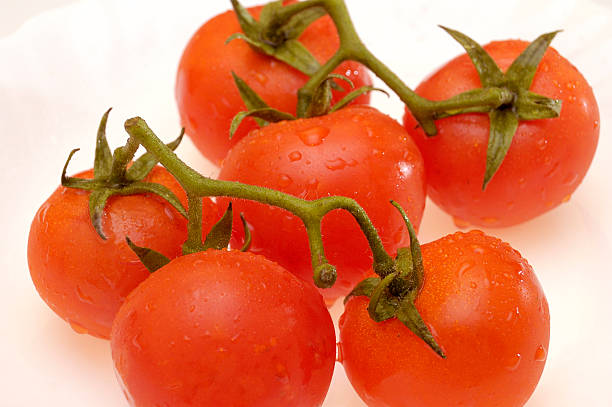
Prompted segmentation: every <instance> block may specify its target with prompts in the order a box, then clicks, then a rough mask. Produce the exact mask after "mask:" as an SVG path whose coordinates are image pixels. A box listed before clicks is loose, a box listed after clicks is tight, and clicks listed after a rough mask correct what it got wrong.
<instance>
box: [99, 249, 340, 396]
mask: <svg viewBox="0 0 612 407" xmlns="http://www.w3.org/2000/svg"><path fill="white" fill-rule="evenodd" d="M111 347H112V354H113V360H114V362H115V367H116V369H117V372H118V374H119V377H120V378H121V380H122V384H123V385H124V390H125V393H126V396H127V398H128V399H129V400H130V402H131V404H132V405H133V406H135V407H144V406H147V407H148V406H172V407H191V406H236V407H240V406H245V407H246V406H248V407H252V406H279V407H280V406H283V407H284V406H296V407H299V406H304V407H311V406H320V405H321V404H322V403H323V399H324V398H325V395H326V393H327V390H328V388H329V384H330V381H331V377H332V372H333V368H334V363H335V354H336V353H335V352H336V344H335V333H334V327H333V324H332V320H331V317H330V315H329V313H328V312H327V309H326V308H325V305H324V303H323V300H322V298H321V296H320V294H319V293H318V292H317V291H316V290H315V289H314V288H313V287H311V286H310V285H307V284H305V283H304V282H302V281H301V280H299V279H298V278H296V277H295V276H293V275H292V274H291V273H288V272H287V271H286V270H285V269H283V268H282V267H281V266H279V265H278V264H276V263H273V262H271V261H269V260H267V259H265V258H264V257H262V256H257V255H254V254H251V253H242V252H234V251H225V250H223V251H216V250H208V251H206V252H200V253H195V254H191V255H187V256H183V257H179V258H177V259H175V260H173V261H172V262H170V263H169V264H167V265H166V266H164V267H163V268H161V269H159V270H157V271H156V272H155V273H153V275H152V276H151V277H149V278H148V279H147V280H146V281H145V282H144V283H142V284H141V285H140V286H139V287H138V288H137V289H135V290H134V291H133V292H132V293H131V294H130V295H129V297H128V299H127V300H126V302H125V304H124V305H123V306H122V307H121V309H120V311H119V313H118V314H117V319H116V320H115V323H114V325H113V331H112V337H111Z"/></svg>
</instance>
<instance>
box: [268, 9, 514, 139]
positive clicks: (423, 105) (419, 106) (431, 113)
mask: <svg viewBox="0 0 612 407" xmlns="http://www.w3.org/2000/svg"><path fill="white" fill-rule="evenodd" d="M312 8H323V9H325V11H327V13H328V14H329V16H330V17H331V18H332V20H333V21H334V24H335V26H336V29H337V31H338V37H339V38H340V47H339V49H338V51H337V52H336V54H334V55H333V56H332V57H331V58H330V59H329V60H328V61H327V62H326V63H325V64H324V65H322V66H321V68H320V69H319V70H318V71H316V72H315V73H314V74H313V75H312V76H311V77H310V80H309V81H308V82H307V83H306V85H304V86H303V87H302V88H301V89H300V90H299V92H298V108H297V115H298V117H304V116H305V115H306V113H307V111H308V106H309V105H310V102H311V101H312V97H313V95H314V92H315V90H316V88H317V86H318V85H319V84H320V83H321V82H322V81H324V80H325V79H326V78H327V77H328V76H329V74H330V73H331V72H332V71H333V70H334V69H335V68H336V67H337V66H338V65H339V64H341V63H342V62H344V61H346V60H354V61H357V62H360V63H362V64H364V65H365V66H367V67H368V68H369V69H370V70H371V71H372V72H373V73H374V74H375V75H376V76H378V77H379V78H380V79H381V80H382V81H383V82H385V83H386V84H387V86H389V87H390V88H391V89H392V90H393V91H394V92H395V93H396V94H397V95H398V96H399V98H400V99H401V100H402V101H403V102H404V103H405V104H406V106H407V107H408V109H410V111H411V112H412V114H413V115H414V116H415V118H416V119H417V120H418V121H419V123H420V124H421V126H422V127H423V129H424V130H425V132H426V133H427V134H428V135H435V134H436V132H437V129H436V126H435V123H434V120H436V119H439V118H442V117H447V116H452V115H457V114H461V113H467V112H489V111H491V110H493V109H496V108H498V107H499V106H502V105H505V104H508V103H510V102H511V101H512V100H513V98H514V95H513V94H512V92H510V91H508V90H507V89H503V88H495V87H491V88H485V89H476V90H474V91H470V92H465V93H463V94H460V95H457V96H455V97H452V98H450V99H447V100H442V101H431V100H428V99H425V98H423V97H421V96H419V95H417V94H416V93H415V92H414V91H413V90H412V89H410V88H409V87H408V86H406V84H405V83H404V82H403V81H402V80H401V79H400V78H399V77H398V76H397V75H396V74H394V73H393V72H392V71H391V70H390V69H389V68H387V66H385V65H384V64H383V63H382V62H381V61H380V60H378V58H376V57H375V56H374V54H372V53H371V52H370V51H369V50H368V49H367V47H366V46H365V45H364V43H363V42H362V41H361V38H360V37H359V35H358V34H357V31H356V29H355V26H354V25H353V22H352V20H351V18H350V15H349V11H348V9H347V7H346V4H345V2H344V0H305V1H302V2H298V3H295V4H290V5H286V6H284V7H282V8H280V9H279V10H278V11H277V14H276V18H277V20H279V21H287V20H289V19H290V18H291V17H292V16H296V15H298V14H300V13H302V12H304V11H306V10H308V9H312ZM274 27H275V25H274V24H271V25H270V29H271V30H273V29H274Z"/></svg>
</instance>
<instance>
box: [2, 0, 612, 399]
mask: <svg viewBox="0 0 612 407" xmlns="http://www.w3.org/2000/svg"><path fill="white" fill-rule="evenodd" d="M254 3H255V2H253V1H245V4H247V5H251V4H254ZM347 3H348V5H349V8H350V9H351V12H352V16H353V18H354V20H355V22H356V25H357V27H358V30H359V32H360V33H361V34H362V37H363V38H364V40H365V42H366V44H367V45H368V46H369V47H370V48H371V49H372V50H374V52H375V54H376V55H377V56H379V58H380V59H381V60H383V61H384V62H386V63H387V64H388V66H390V67H391V68H392V69H393V70H394V71H395V72H396V73H398V74H399V75H400V77H402V78H403V79H404V80H405V82H406V83H407V84H408V85H410V86H412V87H414V86H416V85H417V84H418V83H419V81H420V80H422V79H423V78H424V77H425V76H426V75H427V74H428V73H429V72H431V71H432V70H434V69H435V68H437V67H438V66H440V65H441V64H442V63H444V62H445V61H446V60H448V59H450V58H451V57H453V56H455V55H457V54H458V53H460V52H461V50H460V48H459V46H458V45H457V44H456V43H455V42H454V41H453V40H452V39H451V38H450V37H448V35H447V34H445V33H444V32H443V31H442V30H440V29H439V28H437V24H443V25H446V26H450V27H453V28H456V29H459V30H461V31H464V32H465V33H467V34H468V35H470V36H472V37H473V38H475V39H476V40H478V41H480V42H483V43H484V42H488V41H490V40H494V39H505V38H523V39H528V40H531V39H534V38H535V37H536V36H538V35H539V34H541V33H543V32H547V31H551V30H555V29H559V28H562V29H564V32H563V33H561V34H560V35H559V36H558V37H557V38H556V39H555V40H554V43H553V45H554V46H555V48H557V49H558V50H559V51H560V52H561V54H563V55H565V56H566V57H568V58H569V59H570V60H571V61H572V62H573V63H574V64H575V65H576V66H577V67H578V68H579V69H580V70H581V71H582V72H583V74H584V75H585V77H586V78H587V79H588V80H589V81H590V83H591V85H592V86H593V88H594V91H595V94H596V97H597V98H598V101H599V106H600V111H601V123H602V125H601V135H600V144H599V148H598V151H597V154H596V157H595V160H594V162H593V165H592V167H591V170H590V172H589V174H588V175H587V177H586V179H585V181H584V182H583V184H582V185H581V186H580V188H579V189H578V191H577V192H576V193H575V194H574V196H573V197H572V199H571V200H570V201H569V203H567V204H564V205H562V206H561V207H559V208H557V209H555V210H554V211H552V212H550V213H548V214H546V215H544V216H541V217H539V218H537V219H535V220H533V221H531V222H528V223H526V224H523V225H519V226H516V227H512V228H507V229H498V230H488V231H487V232H488V233H490V234H494V235H496V236H498V237H500V238H502V239H504V240H506V241H508V242H510V243H511V244H512V245H513V246H514V247H515V248H517V249H518V250H519V251H521V253H522V254H523V255H524V256H525V257H526V258H527V259H529V261H530V263H531V264H532V266H533V267H534V269H535V271H536V273H538V276H539V278H540V281H541V283H542V285H543V287H544V290H545V291H546V293H547V296H548V300H549V303H550V311H551V319H552V332H551V345H550V350H549V358H548V362H547V366H546V369H545V371H544V375H543V377H542V380H541V383H540V385H539V387H538V389H537V390H536V393H535V394H534V396H533V397H532V399H531V400H530V402H529V403H528V406H529V407H548V406H554V407H575V406H579V405H585V406H590V407H608V406H611V405H612V390H611V386H610V380H612V367H611V366H612V351H611V350H610V348H609V347H610V343H611V342H612V327H611V321H612V295H611V294H610V293H611V292H612V291H611V290H612V266H611V264H612V255H611V253H612V244H611V241H612V211H611V209H612V188H611V187H610V179H609V177H610V174H611V173H612V164H611V163H610V158H611V157H612V142H611V140H610V137H609V136H608V134H609V131H610V129H611V128H612V127H611V125H610V124H609V122H608V119H609V118H610V117H612V80H611V79H610V72H611V70H612V60H611V55H612V4H610V3H608V0H597V1H596V2H593V3H590V2H587V1H579V0H540V1H534V0H515V1H505V2H503V4H502V2H493V1H485V0H480V1H479V0H473V1H462V2H456V3H457V4H459V3H460V4H461V5H450V4H451V3H450V2H442V1H432V0H430V1H426V0H412V1H410V2H406V1H400V0H393V1H392V0H385V1H378V2H376V6H375V7H372V4H373V2H371V1H367V2H366V1H357V0H347ZM453 4H455V2H453ZM59 5H64V6H62V7H61V8H54V7H57V6H59ZM228 7H229V1H225V0H214V1H212V0H211V1H206V0H193V1H191V0H182V1H175V2H169V1H164V2H152V1H145V0H141V1H138V0H124V1H120V0H107V1H102V0H99V1H95V0H82V1H74V0H72V1H71V0H46V1H45V0H36V1H34V0H30V1H22V2H19V1H17V0H12V1H9V2H8V3H7V2H6V1H5V0H2V1H1V7H0V8H1V9H2V12H1V13H0V137H1V140H2V143H1V145H0V154H1V159H2V164H1V165H2V171H0V182H1V184H0V185H1V186H2V190H3V192H4V197H3V198H4V199H2V203H1V204H0V205H1V208H2V211H1V212H0V213H1V215H0V216H1V217H2V218H1V220H0V227H1V230H2V232H3V237H2V242H3V244H2V255H1V256H0V261H1V263H0V266H1V267H0V273H1V274H0V284H1V286H2V291H1V292H2V294H1V295H0V310H1V311H0V312H1V313H2V314H1V315H2V324H1V325H0V345H1V346H0V366H2V369H1V370H0V389H1V391H0V406H2V407H18V406H19V407H21V406H24V407H25V406H28V407H30V406H36V405H45V406H63V407H70V406H89V407H98V406H99V407H108V406H127V403H126V402H125V401H124V399H123V395H122V393H121V391H120V389H119V386H118V385H117V384H116V382H115V378H114V375H113V370H112V362H111V359H110V352H109V349H108V343H107V342H105V341H102V340H98V339H94V338H91V337H89V336H83V335H76V334H75V333H73V332H72V331H71V330H70V329H69V328H68V326H67V325H66V324H65V323H64V322H63V321H61V320H60V319H59V318H57V317H56V316H55V315H53V314H52V312H51V311H50V310H49V309H48V308H47V307H46V306H45V305H44V303H43V302H42V301H41V300H40V298H39V297H38V295H37V294H36V292H35V290H34V287H33V285H32V283H31V281H30V279H29V273H28V270H27V263H26V242H27V234H28V229H29V224H30V222H31V219H32V217H33V216H34V213H35V211H36V209H37V208H38V206H40V205H41V204H42V202H43V201H44V200H45V199H46V198H47V196H48V195H49V194H50V193H51V192H52V191H53V190H54V189H55V188H56V186H57V184H58V182H59V176H60V171H61V168H62V165H63V163H64V160H65V158H66V155H67V153H68V152H69V151H70V150H71V149H72V148H75V147H81V148H82V150H81V152H80V153H79V154H78V155H77V157H75V160H74V161H73V163H72V165H71V170H72V172H76V171H78V170H82V169H85V168H86V167H89V166H90V165H91V162H92V157H93V144H94V143H93V141H94V137H95V132H96V129H97V125H98V121H99V118H100V116H101V114H102V113H103V112H104V110H106V109H107V108H108V107H109V106H113V107H114V110H113V112H112V114H111V118H110V122H109V127H108V134H109V140H110V142H111V145H112V146H118V145H120V144H122V143H123V142H124V141H125V133H124V132H123V130H122V123H123V121H124V120H125V119H127V118H129V117H131V116H134V115H140V116H142V117H144V118H145V119H146V120H147V121H148V123H149V124H150V125H151V127H152V128H153V129H154V130H155V131H156V132H157V133H158V134H159V135H160V136H161V137H162V138H164V139H167V140H169V139H172V138H174V136H175V135H176V134H177V132H178V130H179V123H178V115H177V113H176V107H175V104H174V95H173V87H174V75H175V70H176V66H177V63H178V59H179V57H180V54H181V52H182V48H183V47H184V45H185V44H186V42H187V40H188V39H189V37H190V35H191V34H192V33H193V32H194V31H195V30H196V29H197V28H198V27H199V25H200V24H202V23H203V22H204V21H205V20H206V19H208V18H210V17H211V16H213V15H214V14H216V13H218V12H221V11H224V10H225V9H227V8H228ZM43 10H48V11H44V12H43ZM39 13H40V14H39ZM22 23H23V24H22ZM373 103H374V104H375V105H376V106H377V107H379V108H380V109H381V110H383V111H385V112H387V113H389V114H391V115H392V116H393V117H395V118H398V119H399V118H400V117H401V114H402V106H401V103H400V102H399V100H398V99H397V98H395V97H394V98H391V99H388V100H387V99H386V98H385V97H384V96H379V95H376V96H374V102H373ZM179 154H180V155H181V156H182V157H183V158H184V159H186V161H188V162H189V163H191V164H192V165H193V166H195V167H196V168H197V169H199V170H200V171H201V172H203V173H204V174H206V175H210V174H214V169H213V168H212V167H211V166H210V165H209V164H208V163H207V162H206V161H205V160H204V159H202V158H200V157H199V155H198V153H197V152H196V151H195V150H194V149H193V147H192V145H191V144H190V143H189V142H186V143H185V145H183V146H182V147H181V149H180V150H179ZM455 230H456V227H455V226H454V225H453V223H452V222H451V220H450V218H449V217H448V216H447V215H445V214H444V213H442V212H441V211H440V210H438V209H437V208H436V207H435V206H434V205H433V204H431V202H429V203H428V206H427V208H426V211H425V217H424V220H423V223H422V228H421V232H420V236H419V237H420V239H421V241H422V242H428V241H430V240H434V239H436V238H438V237H441V236H443V235H444V234H447V233H450V232H453V231H455ZM333 311H334V315H335V316H337V315H339V313H340V312H341V309H340V307H339V306H337V307H335V308H334V310H333ZM361 405H362V404H361V402H360V401H359V399H358V398H357V396H355V395H354V393H353V392H352V390H351V388H350V386H349V385H348V383H347V382H346V378H345V377H344V374H343V372H342V367H341V366H340V365H337V369H336V375H335V377H334V383H333V384H332V390H331V391H330V394H329V396H328V399H327V401H326V404H325V406H335V407H341V406H347V407H348V406H361ZM415 407H416V406H415Z"/></svg>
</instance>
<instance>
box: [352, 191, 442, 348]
mask: <svg viewBox="0 0 612 407" xmlns="http://www.w3.org/2000/svg"><path fill="white" fill-rule="evenodd" d="M391 204H392V205H393V206H395V207H396V208H397V210H398V211H399V212H400V214H401V216H402V218H403V219H404V222H405V223H406V227H407V228H408V231H409V234H410V248H405V247H404V248H400V249H399V250H398V251H397V256H396V258H395V261H394V264H393V269H392V271H390V272H388V274H380V273H379V277H370V278H366V279H365V280H363V281H361V282H360V283H359V284H357V286H356V287H355V288H354V289H353V291H352V292H351V293H350V294H349V295H348V296H347V297H346V298H345V299H344V302H345V303H346V302H347V301H348V300H349V299H350V298H351V297H354V296H366V297H368V298H369V299H370V302H369V304H368V313H369V314H370V317H371V318H372V319H373V320H374V321H376V322H382V321H386V320H388V319H391V318H397V319H398V320H399V321H401V322H402V323H403V324H404V325H405V326H406V327H407V328H408V329H410V330H411V331H412V332H413V333H414V334H416V335H417V336H418V337H419V338H421V339H422V340H423V341H424V342H425V343H426V344H427V345H429V347H430V348H431V349H433V351H434V352H436V353H437V354H438V355H439V356H440V357H442V358H445V357H446V356H445V354H444V352H443V351H442V348H440V346H439V345H438V343H437V342H436V340H435V339H434V337H433V335H432V334H431V331H430V330H429V328H428V327H427V325H426V324H425V322H424V321H423V319H422V318H421V315H420V314H419V312H418V310H417V309H416V306H415V305H414V301H415V299H416V297H417V295H418V292H419V290H420V289H421V287H422V286H423V276H424V268H423V257H422V256H421V246H420V245H419V241H418V239H417V237H416V233H415V231H414V228H413V227H412V224H411V223H410V220H409V219H408V216H407V215H406V213H405V212H404V210H403V209H402V207H401V206H400V205H399V204H398V203H396V202H393V201H391Z"/></svg>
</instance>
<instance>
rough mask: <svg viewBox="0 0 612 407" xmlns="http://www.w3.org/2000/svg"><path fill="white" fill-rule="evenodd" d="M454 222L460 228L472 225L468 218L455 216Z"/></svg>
mask: <svg viewBox="0 0 612 407" xmlns="http://www.w3.org/2000/svg"><path fill="white" fill-rule="evenodd" d="M453 223H454V224H455V226H457V227H458V228H459V229H467V228H468V227H470V223H469V222H468V221H466V220H463V219H461V218H456V217H453Z"/></svg>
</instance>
